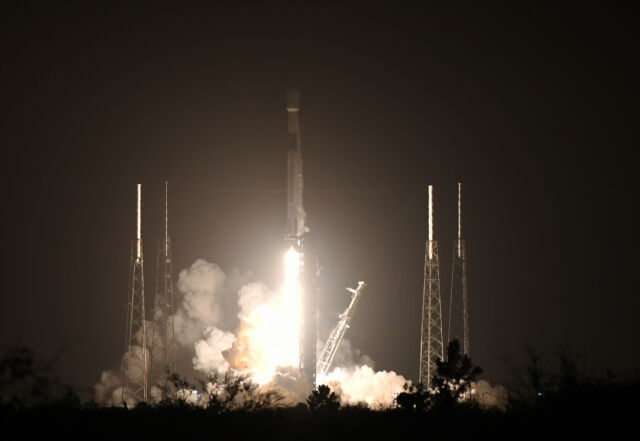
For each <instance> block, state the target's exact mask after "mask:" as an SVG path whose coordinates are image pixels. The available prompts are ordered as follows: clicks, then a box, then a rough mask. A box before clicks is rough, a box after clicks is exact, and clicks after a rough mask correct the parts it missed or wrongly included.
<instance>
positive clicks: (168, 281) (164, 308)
mask: <svg viewBox="0 0 640 441" xmlns="http://www.w3.org/2000/svg"><path fill="white" fill-rule="evenodd" d="M151 344H152V350H151V354H152V357H153V358H152V363H151V369H155V371H153V372H154V375H155V377H157V378H162V376H164V375H167V374H169V373H171V372H175V370H176V350H175V331H174V327H173V274H172V265H171V238H170V237H169V184H168V182H167V181H164V231H163V236H162V237H161V238H160V239H159V240H158V260H157V265H156V301H155V313H154V317H153V331H152V338H151Z"/></svg>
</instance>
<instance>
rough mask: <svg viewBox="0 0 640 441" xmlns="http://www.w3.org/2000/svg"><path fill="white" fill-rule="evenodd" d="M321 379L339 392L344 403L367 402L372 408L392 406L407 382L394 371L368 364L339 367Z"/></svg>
mask: <svg viewBox="0 0 640 441" xmlns="http://www.w3.org/2000/svg"><path fill="white" fill-rule="evenodd" d="M319 380H320V381H322V382H323V383H325V384H327V385H328V386H329V387H331V389H333V390H334V391H335V392H336V393H338V394H339V395H340V400H341V401H342V403H343V404H358V403H366V404H367V405H368V406H369V407H372V408H385V407H389V406H391V405H392V404H393V402H394V400H395V398H396V397H397V396H398V394H399V393H400V392H402V391H403V386H404V384H405V383H407V379H406V378H404V377H403V376H402V375H398V374H396V373H395V372H393V371H391V372H387V371H378V372H376V371H374V370H373V368H371V367H369V366H366V365H364V366H355V367H351V368H340V367H338V368H335V369H334V370H333V371H331V372H330V373H329V374H328V375H327V376H325V377H323V378H320V379H319Z"/></svg>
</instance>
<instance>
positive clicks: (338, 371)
mask: <svg viewBox="0 0 640 441" xmlns="http://www.w3.org/2000/svg"><path fill="white" fill-rule="evenodd" d="M284 267H285V274H284V278H285V280H284V284H283V286H282V287H281V288H280V289H277V290H271V289H270V288H269V287H267V286H266V285H265V284H263V283H261V282H257V281H251V280H250V279H251V274H250V273H249V272H241V271H239V270H233V271H231V272H230V274H229V275H228V276H227V274H225V273H224V271H222V269H220V267H219V266H218V265H216V264H214V263H210V262H206V261H205V260H202V259H198V260H196V261H195V262H194V263H193V264H192V265H191V266H190V267H189V268H186V269H184V270H182V271H181V272H180V274H179V278H178V282H177V286H178V289H179V290H180V292H181V293H182V294H183V302H182V305H181V306H180V308H179V309H178V310H177V311H176V312H175V314H174V326H175V335H176V343H177V344H178V345H179V346H180V347H182V348H183V349H184V348H186V349H191V350H192V351H193V352H192V353H193V354H194V355H193V359H192V363H193V368H194V369H195V370H196V371H199V372H202V373H203V374H204V375H207V376H212V375H223V374H224V373H225V372H227V371H228V370H230V369H231V370H234V371H237V372H239V373H241V374H246V375H248V376H249V378H250V379H251V380H252V381H254V382H255V383H257V384H258V385H259V386H260V387H261V389H263V390H274V391H277V392H279V393H281V394H282V395H283V396H284V397H285V399H286V401H287V402H289V403H291V404H295V403H297V402H301V401H304V400H305V398H306V395H307V394H308V393H309V390H310V389H311V386H310V385H308V384H305V383H304V381H303V380H302V379H301V376H300V372H299V369H298V366H299V334H298V329H299V316H300V282H299V274H300V255H299V254H298V253H297V252H296V251H295V250H293V248H291V249H289V250H288V251H287V253H286V254H285V256H284ZM149 325H150V324H149ZM140 343H141V341H140ZM318 347H319V348H321V347H322V344H318ZM136 354H137V353H136ZM134 355H135V354H134ZM147 356H148V354H147ZM126 358H127V359H126V360H124V363H123V366H125V367H126V368H125V372H124V374H125V375H127V377H128V378H134V377H135V376H136V375H140V372H141V371H140V369H139V368H138V365H139V364H140V362H141V360H142V354H141V353H140V354H138V357H135V356H134V357H131V356H128V357H126ZM134 358H135V360H134ZM334 366H335V368H334V369H333V371H331V372H329V374H328V375H326V376H325V377H324V378H318V384H323V383H325V384H329V385H330V386H331V387H332V388H333V389H335V390H336V391H338V392H340V394H341V399H342V402H343V403H344V404H355V403H362V402H365V403H367V404H369V405H371V406H386V405H390V404H392V402H393V400H394V398H395V396H396V395H397V394H398V393H399V392H401V391H402V386H403V385H404V383H405V382H406V381H407V380H406V379H405V378H404V377H402V376H401V375H398V374H396V373H395V372H386V371H382V372H376V371H374V369H373V367H374V366H375V364H374V362H373V360H371V358H370V357H368V356H366V355H363V354H361V352H360V351H359V350H358V349H354V348H352V346H351V343H350V342H349V341H348V340H343V342H342V344H341V346H340V349H339V351H338V353H337V354H336V357H335V360H334ZM121 383H122V373H118V372H115V371H105V372H103V373H102V376H101V380H100V383H98V384H96V385H95V399H96V401H97V402H98V403H102V404H105V405H120V404H121V401H122V388H121ZM149 396H150V397H151V398H150V399H151V400H152V401H153V402H157V401H159V400H160V398H161V390H160V388H159V387H158V386H157V385H152V386H151V387H150V393H149ZM125 399H127V392H126V391H125ZM134 404H135V403H133V402H129V399H127V405H129V406H132V405H134Z"/></svg>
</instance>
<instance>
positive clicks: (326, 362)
mask: <svg viewBox="0 0 640 441" xmlns="http://www.w3.org/2000/svg"><path fill="white" fill-rule="evenodd" d="M365 286H367V285H366V284H365V283H364V282H358V287H357V288H355V289H354V288H347V291H349V292H351V302H350V303H349V306H347V309H345V310H344V312H343V313H342V314H340V320H339V321H338V324H337V325H336V327H335V328H333V331H331V334H330V335H329V338H328V339H327V341H326V342H325V344H324V347H323V348H322V354H321V355H320V360H318V366H317V371H318V374H321V375H326V374H327V372H329V368H330V367H331V363H332V362H333V358H334V357H335V355H336V352H337V351H338V347H339V346H340V342H341V341H342V337H344V334H345V333H346V332H347V329H349V322H350V321H351V317H352V316H353V312H354V310H355V308H356V305H357V304H358V300H360V294H362V291H363V290H364V288H365Z"/></svg>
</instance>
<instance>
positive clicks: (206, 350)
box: [193, 328, 236, 376]
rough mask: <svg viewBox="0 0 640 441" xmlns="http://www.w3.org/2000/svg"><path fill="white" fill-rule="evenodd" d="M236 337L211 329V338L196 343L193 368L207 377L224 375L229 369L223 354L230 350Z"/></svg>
mask: <svg viewBox="0 0 640 441" xmlns="http://www.w3.org/2000/svg"><path fill="white" fill-rule="evenodd" d="M235 339H236V336H235V335H234V334H233V333H231V332H227V331H222V330H220V329H218V328H211V329H209V336H208V337H207V338H206V339H203V340H200V341H198V342H197V343H196V345H195V349H196V355H195V357H193V367H194V368H195V369H196V370H198V371H201V372H204V373H205V374H207V375H211V376H212V375H217V374H223V373H224V372H225V371H226V370H227V369H229V364H228V363H227V361H226V360H225V359H224V356H223V352H224V351H226V350H228V349H230V348H231V346H232V345H233V342H234V341H235Z"/></svg>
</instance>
